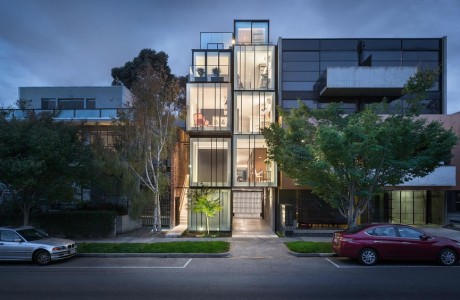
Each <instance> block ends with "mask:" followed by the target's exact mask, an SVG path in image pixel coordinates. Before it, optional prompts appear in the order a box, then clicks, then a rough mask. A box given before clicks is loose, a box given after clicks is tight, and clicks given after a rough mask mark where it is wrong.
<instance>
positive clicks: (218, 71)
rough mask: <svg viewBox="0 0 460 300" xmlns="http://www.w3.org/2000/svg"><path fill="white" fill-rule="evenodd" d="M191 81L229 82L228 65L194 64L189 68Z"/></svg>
mask: <svg viewBox="0 0 460 300" xmlns="http://www.w3.org/2000/svg"><path fill="white" fill-rule="evenodd" d="M189 78H190V79H189V82H229V81H230V67H229V66H228V65H207V66H205V65H192V66H190V69H189Z"/></svg>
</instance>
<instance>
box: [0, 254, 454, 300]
mask: <svg viewBox="0 0 460 300" xmlns="http://www.w3.org/2000/svg"><path fill="white" fill-rule="evenodd" d="M459 279H460V265H458V266H454V267H441V266H437V265H435V264H431V263H416V264H415V263H411V264H402V263H384V264H380V265H377V266H373V267H364V266H360V265H358V264H356V263H355V262H354V261H351V260H349V259H345V258H320V257H317V258H299V257H283V258H280V259H276V258H264V257H257V256H254V257H251V256H248V257H244V258H240V257H230V258H193V259H190V258H82V257H76V258H73V259H71V260H68V261H65V262H60V263H55V264H52V265H49V266H44V267H39V266H35V265H33V264H29V263H0V299H2V300H10V299H15V300H17V299H66V300H69V299H112V300H113V299H356V298H364V297H365V298H372V299H373V300H374V299H408V298H411V299H438V300H439V299H458V297H459V296H458V295H459V294H460V284H459V282H460V281H459Z"/></svg>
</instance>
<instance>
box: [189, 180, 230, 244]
mask: <svg viewBox="0 0 460 300" xmlns="http://www.w3.org/2000/svg"><path fill="white" fill-rule="evenodd" d="M188 197H189V209H191V210H192V211H193V212H195V213H203V214H204V215H205V216H206V231H207V233H208V235H209V219H210V218H212V217H214V216H215V215H216V214H217V213H218V212H220V211H221V210H222V209H223V207H222V205H221V203H220V198H219V194H218V192H217V191H216V190H211V189H209V188H206V187H205V186H202V188H201V189H193V190H189V194H188Z"/></svg>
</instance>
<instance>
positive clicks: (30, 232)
mask: <svg viewBox="0 0 460 300" xmlns="http://www.w3.org/2000/svg"><path fill="white" fill-rule="evenodd" d="M17 232H18V233H19V234H20V235H22V237H23V238H25V239H26V241H28V242H30V241H36V240H42V239H46V238H47V237H48V235H47V234H45V233H43V232H41V231H39V230H37V229H34V228H27V229H19V230H18V231H17Z"/></svg>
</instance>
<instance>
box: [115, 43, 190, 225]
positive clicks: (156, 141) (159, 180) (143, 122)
mask: <svg viewBox="0 0 460 300" xmlns="http://www.w3.org/2000/svg"><path fill="white" fill-rule="evenodd" d="M141 53H142V51H141ZM135 60H136V59H135ZM132 92H133V94H134V97H133V99H132V101H131V103H130V104H129V105H130V107H131V108H132V110H131V111H130V113H128V114H121V115H120V116H119V121H118V124H119V125H120V132H121V133H122V134H121V139H120V147H118V150H119V151H120V153H121V157H122V158H123V159H124V162H125V163H126V164H127V166H129V168H130V169H131V170H132V172H134V174H136V176H137V177H138V178H139V180H140V183H141V185H142V186H143V187H146V188H147V189H149V190H150V191H151V193H152V196H153V197H152V198H153V199H154V200H153V205H154V215H153V229H152V231H154V232H157V231H161V217H160V216H161V211H160V197H161V195H162V193H163V192H164V191H165V190H166V188H167V187H168V181H169V180H168V178H167V164H166V163H167V160H168V159H169V155H170V153H171V151H172V146H173V145H174V142H175V137H176V135H175V133H176V125H175V121H176V118H178V116H179V115H180V111H181V105H180V104H179V92H180V87H179V82H178V80H177V79H176V78H175V77H174V76H171V74H170V71H169V68H162V67H159V68H156V67H154V66H151V65H150V64H147V65H143V67H142V68H141V69H139V70H137V77H136V80H135V81H134V83H133V84H132Z"/></svg>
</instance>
